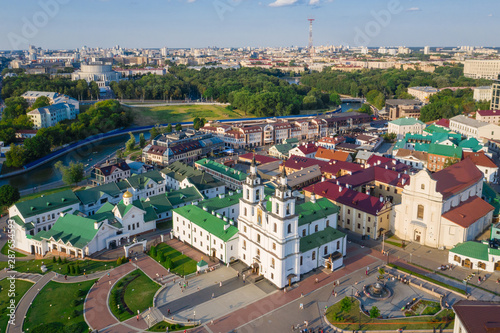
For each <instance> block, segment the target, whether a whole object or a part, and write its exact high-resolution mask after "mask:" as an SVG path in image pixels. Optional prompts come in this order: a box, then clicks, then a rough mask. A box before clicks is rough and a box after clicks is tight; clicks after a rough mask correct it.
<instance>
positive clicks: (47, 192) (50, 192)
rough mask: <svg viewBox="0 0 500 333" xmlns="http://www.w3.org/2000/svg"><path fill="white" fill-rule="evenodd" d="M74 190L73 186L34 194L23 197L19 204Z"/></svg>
mask: <svg viewBox="0 0 500 333" xmlns="http://www.w3.org/2000/svg"><path fill="white" fill-rule="evenodd" d="M73 188H74V187H73V186H63V187H59V188H54V189H51V190H45V191H40V192H36V193H32V194H26V195H24V196H22V197H21V199H19V201H18V202H23V201H27V200H31V199H35V198H39V197H41V196H42V195H49V194H53V193H58V192H62V191H66V190H72V189H73Z"/></svg>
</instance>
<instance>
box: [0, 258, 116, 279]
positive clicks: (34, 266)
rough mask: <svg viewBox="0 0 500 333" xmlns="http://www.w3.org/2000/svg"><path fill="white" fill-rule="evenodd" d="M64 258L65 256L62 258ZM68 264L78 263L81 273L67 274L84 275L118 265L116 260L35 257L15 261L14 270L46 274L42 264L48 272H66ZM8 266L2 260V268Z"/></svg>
mask: <svg viewBox="0 0 500 333" xmlns="http://www.w3.org/2000/svg"><path fill="white" fill-rule="evenodd" d="M61 259H63V258H61ZM68 264H73V265H75V264H78V265H79V266H80V270H81V274H76V273H73V274H67V275H83V273H84V272H85V273H87V274H92V273H95V272H98V271H104V270H107V269H111V268H114V267H116V261H95V260H68V263H66V264H65V263H64V262H63V263H60V264H59V263H57V262H56V263H54V262H52V259H51V258H47V259H33V260H17V261H16V263H15V267H14V269H12V270H14V271H17V272H19V273H39V274H44V273H42V271H41V270H40V267H41V266H42V265H45V267H47V272H46V273H48V272H50V271H54V272H56V273H59V274H66V266H67V265H68ZM5 267H7V262H6V261H0V269H3V268H5Z"/></svg>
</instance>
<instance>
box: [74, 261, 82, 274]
mask: <svg viewBox="0 0 500 333" xmlns="http://www.w3.org/2000/svg"><path fill="white" fill-rule="evenodd" d="M81 273H82V271H81V270H80V265H78V264H77V265H76V266H75V274H77V275H80V274H81Z"/></svg>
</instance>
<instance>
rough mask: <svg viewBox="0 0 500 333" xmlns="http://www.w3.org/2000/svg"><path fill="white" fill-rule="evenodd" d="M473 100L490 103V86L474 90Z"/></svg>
mask: <svg viewBox="0 0 500 333" xmlns="http://www.w3.org/2000/svg"><path fill="white" fill-rule="evenodd" d="M474 100H475V101H476V102H479V101H488V102H489V101H491V86H482V87H475V88H474Z"/></svg>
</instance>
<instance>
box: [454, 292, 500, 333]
mask: <svg viewBox="0 0 500 333" xmlns="http://www.w3.org/2000/svg"><path fill="white" fill-rule="evenodd" d="M453 310H455V313H456V315H457V316H458V318H459V319H460V322H461V323H462V324H463V325H464V327H465V329H466V332H467V333H487V332H488V333H490V332H498V331H500V303H495V302H481V301H466V300H461V301H458V302H457V303H455V304H454V305H453Z"/></svg>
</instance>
